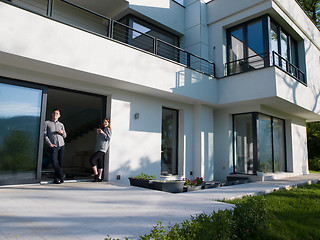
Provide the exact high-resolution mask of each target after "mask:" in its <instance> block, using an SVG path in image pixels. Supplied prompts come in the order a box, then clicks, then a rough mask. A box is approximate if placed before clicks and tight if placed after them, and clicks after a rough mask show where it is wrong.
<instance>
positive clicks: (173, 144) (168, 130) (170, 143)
mask: <svg viewBox="0 0 320 240" xmlns="http://www.w3.org/2000/svg"><path fill="white" fill-rule="evenodd" d="M161 174H162V175H167V174H178V111H177V110H173V109H167V108H163V109H162V136H161Z"/></svg>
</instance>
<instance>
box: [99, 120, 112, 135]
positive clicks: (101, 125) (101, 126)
mask: <svg viewBox="0 0 320 240" xmlns="http://www.w3.org/2000/svg"><path fill="white" fill-rule="evenodd" d="M105 120H106V121H107V122H108V123H109V124H108V126H107V128H109V129H110V132H111V133H112V129H111V125H110V119H109V118H104V119H103V120H102V121H101V124H100V128H101V129H104V126H103V122H104V121H105Z"/></svg>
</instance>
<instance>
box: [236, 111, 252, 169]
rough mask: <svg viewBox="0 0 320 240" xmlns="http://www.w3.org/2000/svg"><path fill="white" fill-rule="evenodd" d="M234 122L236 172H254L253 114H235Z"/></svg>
mask: <svg viewBox="0 0 320 240" xmlns="http://www.w3.org/2000/svg"><path fill="white" fill-rule="evenodd" d="M233 124H234V131H233V134H234V159H235V162H234V167H235V172H236V173H247V174H253V129H252V114H242V115H236V116H234V122H233Z"/></svg>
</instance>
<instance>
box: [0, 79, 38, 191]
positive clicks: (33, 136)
mask: <svg viewBox="0 0 320 240" xmlns="http://www.w3.org/2000/svg"><path fill="white" fill-rule="evenodd" d="M0 81H1V79H0ZM0 93H1V94H0V185H2V184H17V183H34V182H36V179H37V165H38V150H39V132H40V117H41V106H42V93H43V91H42V90H41V89H34V88H29V87H22V86H16V85H11V84H6V83H1V82H0Z"/></svg>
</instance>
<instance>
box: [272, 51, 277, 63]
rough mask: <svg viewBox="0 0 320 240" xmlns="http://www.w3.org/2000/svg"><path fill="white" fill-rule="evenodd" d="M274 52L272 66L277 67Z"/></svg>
mask: <svg viewBox="0 0 320 240" xmlns="http://www.w3.org/2000/svg"><path fill="white" fill-rule="evenodd" d="M274 55H275V54H274V51H272V66H275V65H276V62H275V56H274Z"/></svg>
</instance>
